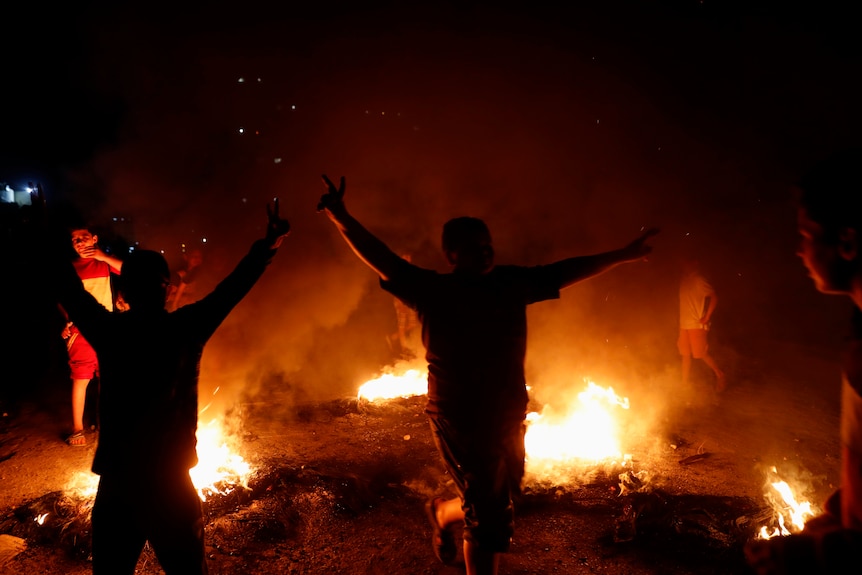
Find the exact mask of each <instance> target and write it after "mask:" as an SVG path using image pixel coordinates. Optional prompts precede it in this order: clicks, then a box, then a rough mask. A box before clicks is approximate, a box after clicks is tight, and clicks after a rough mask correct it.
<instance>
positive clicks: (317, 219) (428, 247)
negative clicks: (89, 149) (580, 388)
mask: <svg viewBox="0 0 862 575" xmlns="http://www.w3.org/2000/svg"><path fill="white" fill-rule="evenodd" d="M448 10H451V11H455V9H454V8H450V9H448ZM210 16H212V15H210ZM282 16H283V15H282ZM302 16H305V17H302ZM352 16H356V17H357V18H358V17H359V16H358V15H356V14H352ZM374 16H375V14H366V15H364V16H363V17H362V19H361V20H357V21H352V20H350V19H349V18H346V17H345V18H344V19H343V20H338V21H337V22H326V21H317V20H315V19H314V18H313V17H308V15H307V14H305V15H301V17H298V18H296V19H285V18H274V19H272V20H270V21H266V22H260V21H259V22H257V23H256V24H255V25H253V26H252V25H250V24H248V23H246V22H244V21H243V22H238V23H237V25H236V26H230V25H228V23H227V21H222V20H219V21H218V23H219V25H211V26H210V27H209V28H207V29H206V30H205V31H204V30H187V28H186V27H185V26H184V25H183V24H187V23H175V24H165V23H158V26H159V27H161V28H163V29H162V32H166V33H163V34H161V35H159V38H160V40H159V41H158V42H154V41H153V40H152V38H153V37H154V30H153V26H156V25H157V23H156V22H155V20H151V19H150V20H148V19H146V18H144V19H138V20H130V21H126V22H124V23H123V24H122V25H119V24H118V25H116V26H112V27H105V28H100V29H97V30H96V29H94V30H93V36H92V38H93V39H92V42H93V46H94V53H95V52H99V51H100V54H101V56H100V58H99V59H98V60H95V59H94V61H93V62H92V65H91V70H90V73H91V74H92V75H93V77H94V78H95V80H96V81H97V82H98V84H99V86H100V88H101V90H103V91H104V92H105V93H107V94H110V95H113V96H114V97H116V98H118V99H120V100H122V102H124V105H125V109H126V115H125V120H124V123H123V125H122V127H121V128H120V130H119V131H118V134H117V138H116V141H115V142H113V143H112V144H111V145H110V146H106V147H105V148H104V149H102V150H101V151H100V153H99V154H98V155H97V156H96V157H95V158H94V159H93V161H92V162H90V163H88V164H87V165H85V166H82V167H79V168H78V169H77V170H76V171H75V172H74V173H73V174H71V177H72V178H73V180H74V181H77V182H79V183H80V184H81V186H82V187H84V186H85V183H86V187H87V188H88V189H95V190H96V191H97V193H98V195H99V197H100V199H101V203H100V204H99V206H100V207H99V212H100V217H101V218H102V219H103V220H105V221H113V218H115V217H117V216H123V217H128V218H130V219H131V221H132V223H131V224H129V225H127V226H126V227H123V228H121V229H118V230H115V231H117V233H118V234H120V235H125V236H128V238H127V239H129V240H130V243H135V242H137V243H138V244H139V246H140V247H143V248H149V249H157V250H163V251H164V253H165V255H166V257H167V258H168V259H169V261H171V262H172V263H173V262H176V261H178V259H179V256H180V254H181V251H182V245H184V244H185V245H200V244H201V243H203V241H204V238H205V239H206V250H207V253H206V256H205V257H206V262H205V265H211V266H214V267H219V266H215V265H214V263H213V262H216V261H222V262H224V264H225V265H224V268H223V269H224V271H225V273H226V271H227V270H229V269H231V267H232V265H234V263H235V262H236V261H238V260H239V258H240V257H241V256H242V254H243V253H244V252H245V250H246V249H247V248H248V246H249V245H250V243H251V242H252V241H253V240H254V239H256V238H258V237H260V236H261V235H262V233H263V225H264V223H265V212H264V206H265V204H266V203H267V202H268V201H270V200H271V199H272V198H273V197H275V196H278V197H279V198H280V201H281V206H282V214H283V215H284V216H285V217H287V218H288V219H289V220H290V221H291V222H292V226H293V231H292V234H291V236H290V237H289V238H288V239H287V240H286V242H285V243H284V245H283V247H282V248H281V250H280V253H279V254H278V255H277V256H276V258H275V259H274V261H273V262H272V264H271V265H270V267H269V269H268V270H267V272H266V273H265V274H264V276H263V277H262V279H261V280H260V281H259V283H258V284H257V285H256V286H255V287H254V289H253V290H252V291H251V293H250V294H249V295H248V296H247V297H246V298H245V300H244V301H243V302H242V303H241V304H240V305H239V306H238V307H237V308H236V309H235V310H234V312H233V313H232V314H231V315H230V317H229V318H228V319H227V320H226V321H225V322H224V324H223V325H222V326H221V327H220V329H219V330H218V332H217V333H216V335H215V336H214V337H213V339H212V341H210V343H209V344H208V346H207V348H206V351H205V353H204V360H203V366H202V379H201V385H202V391H201V397H202V402H203V401H204V399H203V398H204V397H208V396H209V392H210V391H212V390H215V389H216V388H218V390H219V391H218V393H217V394H216V395H215V396H213V397H219V398H222V399H221V400H220V401H223V402H226V403H228V404H230V403H231V402H233V401H237V400H239V399H241V398H246V399H247V398H249V397H253V396H254V395H255V394H256V393H258V392H261V393H262V391H263V390H262V387H267V388H273V387H274V388H275V389H276V391H277V392H278V393H279V394H281V395H280V396H279V397H280V398H281V399H282V400H287V401H312V400H319V399H324V398H331V397H341V396H347V395H353V394H354V393H355V391H356V388H357V387H358V385H359V384H360V383H362V382H363V381H364V380H366V379H370V378H372V377H374V376H375V375H376V373H377V372H378V371H379V369H380V368H381V366H383V365H385V364H386V363H388V362H391V361H392V360H393V358H392V356H391V352H390V350H389V349H388V347H387V344H386V339H385V338H386V336H387V335H388V334H390V333H392V332H393V331H394V325H395V317H394V311H393V309H392V305H391V297H390V296H388V294H386V293H385V292H383V291H382V290H380V288H379V287H378V286H377V285H376V284H377V279H376V276H375V274H374V273H373V272H372V271H370V270H369V269H367V268H366V267H365V266H364V265H363V264H362V263H361V262H360V261H358V259H357V258H356V257H355V256H354V255H353V254H352V252H350V250H349V249H348V247H347V246H346V245H344V243H343V241H342V240H341V238H340V237H339V235H338V233H337V231H336V230H335V229H334V227H333V226H332V224H331V223H330V222H329V221H328V220H327V219H326V216H325V215H323V214H319V213H316V210H315V206H316V204H317V200H318V198H319V196H320V195H321V194H322V193H323V191H324V188H323V186H322V184H321V183H320V179H319V178H320V174H321V173H326V174H328V175H329V176H330V177H331V178H333V179H335V178H338V177H340V176H341V175H344V176H346V178H347V194H346V202H347V205H348V208H349V209H350V210H351V212H352V213H353V214H354V215H355V216H356V217H357V218H358V219H359V220H360V221H361V222H363V223H364V224H365V225H366V227H368V228H369V229H370V230H371V231H372V232H374V233H375V234H377V235H378V236H379V237H380V238H381V239H382V240H384V242H386V243H387V244H388V245H389V246H390V247H391V248H392V249H393V250H395V251H397V252H405V251H406V252H409V253H411V254H413V261H414V263H416V264H418V265H421V266H424V267H428V268H433V269H438V270H440V271H445V269H446V267H445V262H444V261H443V258H442V256H441V254H440V251H439V234H440V230H441V226H442V224H443V223H444V222H445V221H446V220H448V219H449V218H451V217H454V216H459V215H472V216H476V217H480V218H483V219H484V220H486V222H487V223H488V224H489V227H490V229H491V232H492V235H493V237H494V243H495V246H496V250H497V257H498V262H499V263H514V264H541V263H550V262H553V261H555V260H557V259H560V258H564V257H570V256H573V255H583V254H590V253H597V252H601V251H605V250H610V249H616V248H620V247H622V246H624V245H625V244H627V243H628V242H629V241H631V240H632V239H634V238H635V237H637V236H638V235H639V233H640V232H641V230H642V229H643V228H645V227H652V226H657V227H660V228H662V230H663V231H662V233H661V235H659V236H658V237H657V238H656V239H655V241H654V245H655V252H654V254H653V255H652V256H651V258H650V261H649V262H637V263H632V264H627V265H624V266H620V267H619V268H616V269H613V270H611V271H609V272H607V273H606V274H604V275H602V276H600V277H597V278H593V279H590V280H588V281H585V282H583V283H581V284H578V285H576V286H574V287H571V288H568V289H567V290H565V291H564V293H563V295H562V297H561V299H560V300H558V301H551V302H543V303H541V304H536V305H535V306H533V307H532V308H531V310H530V316H529V320H530V343H529V354H528V364H527V368H528V374H529V378H530V381H531V383H533V384H534V386H535V389H536V393H537V395H539V396H540V397H541V396H542V394H544V395H545V396H552V395H553V393H554V389H555V387H556V386H570V385H572V384H576V385H579V382H581V381H582V378H583V377H585V376H590V377H594V378H596V379H597V380H599V379H606V380H607V383H608V384H615V385H619V386H621V387H623V388H624V389H623V392H625V391H628V390H627V389H625V388H628V387H631V388H632V389H638V386H640V388H641V389H643V386H646V385H648V383H649V382H650V381H654V380H655V379H656V377H661V376H660V375H659V376H657V375H656V374H665V373H668V372H669V370H672V369H673V366H674V365H675V362H676V355H675V354H676V351H675V341H676V330H677V325H676V307H675V306H676V297H677V292H676V289H677V288H676V286H677V284H676V282H677V268H676V261H675V260H676V257H677V256H678V255H679V254H680V253H681V252H682V251H684V250H687V249H690V245H692V244H695V245H696V249H697V250H698V251H699V252H700V253H701V254H702V257H701V259H702V261H703V262H704V268H705V269H706V270H707V271H708V272H709V273H710V274H711V278H710V279H711V281H712V282H713V283H714V285H715V286H716V287H717V289H718V290H719V294H720V299H721V303H720V307H719V310H718V312H717V317H716V324H717V333H722V334H723V335H722V336H721V337H724V338H725V341H726V345H727V346H728V347H733V346H734V345H736V344H735V343H734V341H733V340H734V338H738V340H740V341H741V339H742V338H747V340H751V339H756V338H758V337H773V336H775V331H777V330H776V329H775V328H776V326H778V325H779V324H781V326H782V327H786V326H784V325H783V324H784V323H785V322H786V320H784V319H782V318H783V317H785V315H784V314H782V313H781V312H783V310H784V309H786V307H787V306H789V305H793V306H798V304H799V302H800V301H807V298H808V297H809V296H810V294H809V293H808V292H809V291H811V290H808V291H805V290H806V289H807V288H808V287H810V286H807V285H806V281H807V279H806V278H805V277H804V273H803V272H802V271H801V267H800V266H799V265H798V264H797V263H796V262H795V261H794V257H793V249H792V242H793V240H792V236H793V215H792V207H791V206H790V204H789V203H788V202H787V200H786V199H785V194H784V187H785V186H786V185H787V183H789V182H790V181H791V180H792V177H791V176H792V172H791V170H788V169H787V168H786V165H785V164H784V162H783V160H782V159H781V158H778V157H777V156H778V152H775V151H771V152H764V151H759V150H765V149H766V150H768V149H772V150H774V149H775V148H774V147H773V148H770V142H771V141H772V140H771V138H772V137H771V136H766V135H764V134H762V133H760V132H758V130H757V126H752V125H750V124H745V123H742V122H736V123H735V122H732V121H731V122H728V123H727V124H726V125H723V126H721V127H718V126H716V123H714V122H709V123H708V124H707V123H705V122H703V123H698V122H699V120H702V115H703V114H704V111H703V108H700V109H698V110H697V111H696V112H691V111H688V112H686V111H684V110H681V109H678V108H675V107H674V106H676V105H678V104H679V99H674V98H671V99H665V98H664V97H665V96H667V95H668V94H670V93H673V89H674V86H673V84H668V85H663V86H662V87H661V88H656V87H655V86H647V85H644V84H643V83H642V75H641V72H640V68H639V66H640V65H641V64H642V63H643V62H642V61H640V60H638V59H637V54H636V50H631V49H630V50H629V51H628V52H625V51H622V48H621V47H615V48H614V49H613V50H610V49H609V48H610V47H611V44H612V41H611V40H609V39H604V40H599V39H598V34H597V33H596V36H590V35H589V33H588V32H587V31H582V32H583V34H582V35H581V36H580V37H578V38H577V39H572V40H567V39H566V38H564V37H563V36H561V35H559V29H558V28H554V29H552V32H553V34H552V35H551V36H548V37H543V36H542V35H539V34H536V33H535V31H532V32H527V31H524V32H521V33H512V32H513V29H512V26H514V22H512V21H510V20H507V19H505V18H503V20H504V21H503V24H505V25H504V26H501V27H500V28H499V29H494V28H493V27H492V25H491V24H484V25H483V24H481V23H482V22H483V19H484V17H485V16H487V14H476V13H471V14H466V15H465V14H452V13H447V14H443V15H440V14H437V17H438V18H441V19H445V18H448V17H453V18H455V17H457V18H456V19H455V20H453V21H452V22H449V23H450V24H452V25H451V26H447V27H442V26H440V22H441V20H436V19H432V20H431V21H430V22H429V21H427V20H421V19H419V20H416V21H413V22H412V23H399V25H394V24H392V23H391V22H393V20H385V21H381V22H380V23H378V24H377V25H376V26H375V25H373V23H374V21H375V20H374ZM498 17H499V15H498ZM492 20H493V19H492ZM207 22H208V23H209V24H213V22H209V21H208V20H207ZM459 24H460V25H459ZM492 24H500V22H499V21H498V20H494V21H493V22H492ZM369 25H371V28H369V27H368V26H369ZM145 39H146V40H148V41H149V42H150V44H151V46H152V49H151V50H147V51H141V50H139V49H138V46H139V45H140V42H141V41H142V40H145ZM597 54H598V55H599V58H598V59H597V58H596V55H597ZM604 54H608V56H607V57H606V58H605V57H604ZM626 57H628V58H630V59H631V61H630V62H627V61H626V60H625V59H626ZM644 57H645V56H644ZM705 105H706V104H704V106H705ZM687 122H692V123H687ZM788 238H789V239H788ZM764 262H768V266H769V270H768V272H767V271H766V266H765V265H764ZM788 285H790V286H791V287H792V289H787V286H788ZM797 288H799V289H797ZM797 294H807V295H797ZM821 309H822V308H821ZM814 315H816V314H814V313H812V316H814ZM742 318H745V319H744V320H743V319H742ZM808 319H810V320H811V322H816V321H819V320H818V318H815V317H811V318H808ZM808 325H812V324H808ZM719 328H723V329H724V331H723V332H721V331H720V330H719ZM817 329H818V333H819V334H822V333H824V332H825V331H826V330H824V329H823V328H822V326H819V325H818V326H817ZM804 331H805V329H804V328H799V332H804ZM784 333H786V331H785V332H784ZM739 345H741V344H739ZM599 383H601V382H599ZM268 391H269V392H270V393H272V392H273V390H272V389H269V390H268Z"/></svg>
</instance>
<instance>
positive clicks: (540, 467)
mask: <svg viewBox="0 0 862 575" xmlns="http://www.w3.org/2000/svg"><path fill="white" fill-rule="evenodd" d="M585 381H586V380H585ZM617 408H621V409H629V400H628V398H625V397H620V396H618V395H617V394H616V393H615V392H614V390H613V388H611V387H607V388H603V387H600V386H599V385H596V383H595V382H592V381H587V388H586V389H585V390H584V391H582V392H580V393H579V394H578V395H577V402H572V403H571V404H570V405H568V406H567V408H566V409H565V410H564V412H563V413H562V414H561V413H559V412H557V411H556V410H555V409H553V408H552V407H551V406H550V405H546V406H545V407H544V408H542V412H541V413H536V412H531V413H529V414H527V434H526V436H525V438H524V444H525V446H526V450H527V461H526V470H527V473H528V474H529V475H530V476H532V477H533V478H534V479H536V480H539V481H551V482H553V483H557V484H559V483H568V482H569V480H568V475H569V471H570V470H571V469H572V468H573V467H578V466H583V465H584V464H585V463H586V464H590V465H594V464H596V463H598V462H601V461H607V460H617V461H619V460H625V461H627V460H628V459H629V456H623V453H622V449H621V448H620V442H619V440H618V439H617V436H618V422H617V420H616V418H615V417H614V413H613V412H614V411H615V410H616V409H617Z"/></svg>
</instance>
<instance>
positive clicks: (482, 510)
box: [428, 413, 527, 553]
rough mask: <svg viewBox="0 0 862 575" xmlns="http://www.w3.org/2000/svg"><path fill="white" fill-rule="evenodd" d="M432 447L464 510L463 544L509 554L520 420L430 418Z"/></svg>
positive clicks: (519, 472) (521, 452) (520, 469)
mask: <svg viewBox="0 0 862 575" xmlns="http://www.w3.org/2000/svg"><path fill="white" fill-rule="evenodd" d="M428 417H429V421H430V424H431V433H432V435H433V437H434V443H435V444H436V445H437V449H438V450H439V451H440V454H441V455H442V456H443V461H444V463H445V465H446V469H447V471H448V472H449V475H451V477H452V479H453V480H454V481H455V485H456V487H457V489H458V492H459V495H460V497H461V501H462V503H461V505H462V508H463V509H464V539H465V540H466V541H469V542H470V543H472V544H473V545H475V546H476V547H477V548H479V549H482V550H486V551H489V552H493V553H505V552H506V551H508V550H509V545H510V544H511V540H512V535H513V534H514V526H515V513H514V505H513V502H512V498H513V497H517V496H518V495H519V494H520V492H521V481H522V479H523V478H524V458H525V455H526V452H525V449H524V434H525V432H526V429H527V428H526V424H525V423H524V420H523V418H521V419H510V420H508V421H506V422H504V423H502V424H496V425H493V426H492V425H488V424H487V422H485V423H476V422H472V423H467V424H466V425H457V424H455V422H453V421H452V420H450V419H448V418H446V417H445V416H443V415H440V414H434V413H429V414H428Z"/></svg>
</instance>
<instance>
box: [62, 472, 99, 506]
mask: <svg viewBox="0 0 862 575" xmlns="http://www.w3.org/2000/svg"><path fill="white" fill-rule="evenodd" d="M98 488H99V476H98V475H96V474H95V473H91V472H89V471H78V472H77V473H75V474H74V475H73V476H72V477H71V478H70V479H69V481H68V482H67V483H66V486H65V487H64V488H63V491H65V492H66V493H70V494H73V495H74V496H76V497H79V498H81V499H92V498H93V497H95V496H96V490H97V489H98Z"/></svg>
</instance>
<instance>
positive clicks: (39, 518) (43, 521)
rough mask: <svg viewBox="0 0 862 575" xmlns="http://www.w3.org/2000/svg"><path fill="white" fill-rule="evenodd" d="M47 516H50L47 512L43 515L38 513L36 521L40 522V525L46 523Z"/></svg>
mask: <svg viewBox="0 0 862 575" xmlns="http://www.w3.org/2000/svg"><path fill="white" fill-rule="evenodd" d="M46 517H48V514H47V513H43V514H41V515H37V516H36V518H35V521H36V523H38V524H39V525H44V524H45V518H46Z"/></svg>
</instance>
